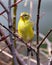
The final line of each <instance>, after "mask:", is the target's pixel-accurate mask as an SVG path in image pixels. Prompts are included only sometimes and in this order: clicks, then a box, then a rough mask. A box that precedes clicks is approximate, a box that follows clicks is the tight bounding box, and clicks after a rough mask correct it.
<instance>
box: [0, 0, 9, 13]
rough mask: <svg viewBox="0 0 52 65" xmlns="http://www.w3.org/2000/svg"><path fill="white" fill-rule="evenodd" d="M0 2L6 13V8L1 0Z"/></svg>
mask: <svg viewBox="0 0 52 65" xmlns="http://www.w3.org/2000/svg"><path fill="white" fill-rule="evenodd" d="M0 4H1V5H2V7H3V8H4V9H5V11H6V12H7V13H8V12H9V10H8V8H7V7H6V6H5V5H4V3H3V2H2V1H1V0H0Z"/></svg>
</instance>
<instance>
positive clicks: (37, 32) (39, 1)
mask: <svg viewBox="0 0 52 65" xmlns="http://www.w3.org/2000/svg"><path fill="white" fill-rule="evenodd" d="M40 6H41V0H38V8H37V22H36V35H37V44H39V17H40ZM36 59H37V65H40V58H39V49H38V48H37V54H36Z"/></svg>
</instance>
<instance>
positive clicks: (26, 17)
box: [20, 12, 30, 20]
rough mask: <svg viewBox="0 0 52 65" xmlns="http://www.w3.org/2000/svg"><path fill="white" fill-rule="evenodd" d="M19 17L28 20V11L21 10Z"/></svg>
mask: <svg viewBox="0 0 52 65" xmlns="http://www.w3.org/2000/svg"><path fill="white" fill-rule="evenodd" d="M20 17H21V18H22V19H23V20H29V19H30V15H29V13H27V12H22V13H21V15H20Z"/></svg>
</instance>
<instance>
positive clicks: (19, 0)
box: [10, 0, 22, 7]
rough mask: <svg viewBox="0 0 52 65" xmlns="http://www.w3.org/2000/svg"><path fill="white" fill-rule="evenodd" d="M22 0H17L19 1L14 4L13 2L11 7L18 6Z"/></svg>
mask: <svg viewBox="0 0 52 65" xmlns="http://www.w3.org/2000/svg"><path fill="white" fill-rule="evenodd" d="M21 1H22V0H17V2H15V3H14V4H12V5H11V6H10V7H15V6H17V5H18V4H19V3H20V2H21Z"/></svg>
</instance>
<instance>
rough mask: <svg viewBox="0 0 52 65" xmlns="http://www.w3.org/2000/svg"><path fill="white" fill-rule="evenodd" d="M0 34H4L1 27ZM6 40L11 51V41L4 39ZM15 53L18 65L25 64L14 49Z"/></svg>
mask: <svg viewBox="0 0 52 65" xmlns="http://www.w3.org/2000/svg"><path fill="white" fill-rule="evenodd" d="M0 35H1V36H5V34H4V32H3V31H2V29H1V28H0ZM5 42H6V45H7V46H8V48H9V49H10V51H11V52H12V49H11V42H10V41H9V40H8V39H6V40H5ZM15 53H16V57H17V61H18V63H19V65H26V63H25V62H24V60H23V59H22V58H21V57H20V56H19V54H18V52H17V51H16V50H15Z"/></svg>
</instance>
